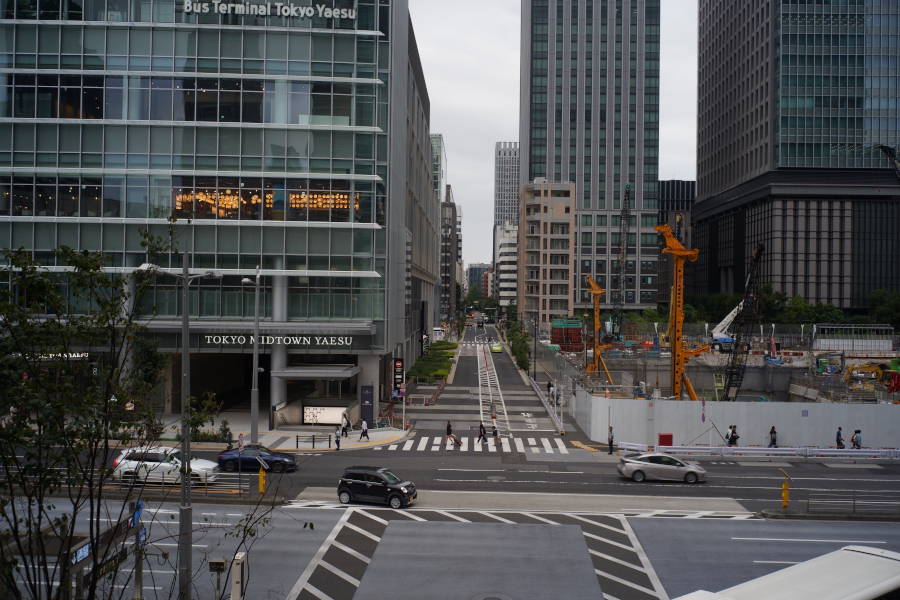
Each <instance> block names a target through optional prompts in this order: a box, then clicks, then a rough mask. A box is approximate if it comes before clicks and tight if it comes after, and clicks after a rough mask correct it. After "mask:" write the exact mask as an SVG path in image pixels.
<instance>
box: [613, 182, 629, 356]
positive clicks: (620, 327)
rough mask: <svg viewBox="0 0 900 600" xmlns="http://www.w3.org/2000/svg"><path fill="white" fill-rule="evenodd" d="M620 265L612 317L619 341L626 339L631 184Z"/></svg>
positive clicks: (624, 204)
mask: <svg viewBox="0 0 900 600" xmlns="http://www.w3.org/2000/svg"><path fill="white" fill-rule="evenodd" d="M619 219H620V222H619V264H618V265H617V268H616V277H618V281H617V282H616V283H617V286H616V287H617V291H616V294H617V297H616V298H614V303H615V305H616V308H615V310H614V311H613V317H612V327H613V330H612V333H613V335H615V336H616V339H618V340H620V341H621V340H624V339H625V278H626V274H627V269H626V265H627V264H628V233H629V232H630V231H631V182H628V183H626V184H625V199H624V200H623V202H622V212H621V214H620V216H619Z"/></svg>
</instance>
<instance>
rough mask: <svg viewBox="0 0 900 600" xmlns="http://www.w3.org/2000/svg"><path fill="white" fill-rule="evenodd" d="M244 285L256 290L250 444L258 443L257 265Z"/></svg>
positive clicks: (243, 282)
mask: <svg viewBox="0 0 900 600" xmlns="http://www.w3.org/2000/svg"><path fill="white" fill-rule="evenodd" d="M241 283H242V284H244V285H252V286H253V287H254V288H256V306H255V309H254V321H253V387H252V388H251V390H250V443H251V444H258V443H259V265H256V280H255V281H254V280H251V279H249V278H247V277H244V278H243V279H242V280H241Z"/></svg>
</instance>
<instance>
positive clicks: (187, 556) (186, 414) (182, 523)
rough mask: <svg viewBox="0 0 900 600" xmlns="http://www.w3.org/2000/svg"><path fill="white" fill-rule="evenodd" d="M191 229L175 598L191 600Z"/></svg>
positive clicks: (184, 291)
mask: <svg viewBox="0 0 900 600" xmlns="http://www.w3.org/2000/svg"><path fill="white" fill-rule="evenodd" d="M192 234H193V231H192V230H188V231H187V232H186V234H185V250H184V256H183V258H182V260H181V267H182V268H181V372H182V375H181V506H180V507H179V511H178V516H179V522H178V598H179V600H191V571H192V570H193V568H192V567H193V558H194V557H193V555H192V552H193V546H192V544H191V541H192V540H191V528H192V527H193V521H194V515H193V512H194V511H193V508H192V507H191V421H190V406H189V404H188V403H189V402H190V395H191V338H190V333H191V332H190V313H191V302H190V300H191V298H190V293H189V292H188V286H190V283H191V276H190V268H189V262H190V258H191V253H190V251H189V250H188V244H190V243H191V236H192Z"/></svg>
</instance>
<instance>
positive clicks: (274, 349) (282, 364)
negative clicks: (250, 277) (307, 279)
mask: <svg viewBox="0 0 900 600" xmlns="http://www.w3.org/2000/svg"><path fill="white" fill-rule="evenodd" d="M287 320H288V278H287V277H285V276H284V275H276V276H273V277H272V322H273V323H283V322H286V321H287ZM270 352H271V358H272V361H271V366H270V369H271V370H272V371H278V370H281V369H284V368H286V367H287V365H288V361H287V346H285V345H284V344H272V345H271V346H270ZM269 390H270V391H269V403H270V404H269V405H270V406H277V405H278V404H281V403H282V402H285V401H286V400H287V380H286V379H282V378H280V377H271V376H270V377H269ZM267 418H268V417H267Z"/></svg>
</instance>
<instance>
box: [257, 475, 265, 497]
mask: <svg viewBox="0 0 900 600" xmlns="http://www.w3.org/2000/svg"><path fill="white" fill-rule="evenodd" d="M265 493H266V470H265V469H260V470H259V495H260V496H263V495H265Z"/></svg>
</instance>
